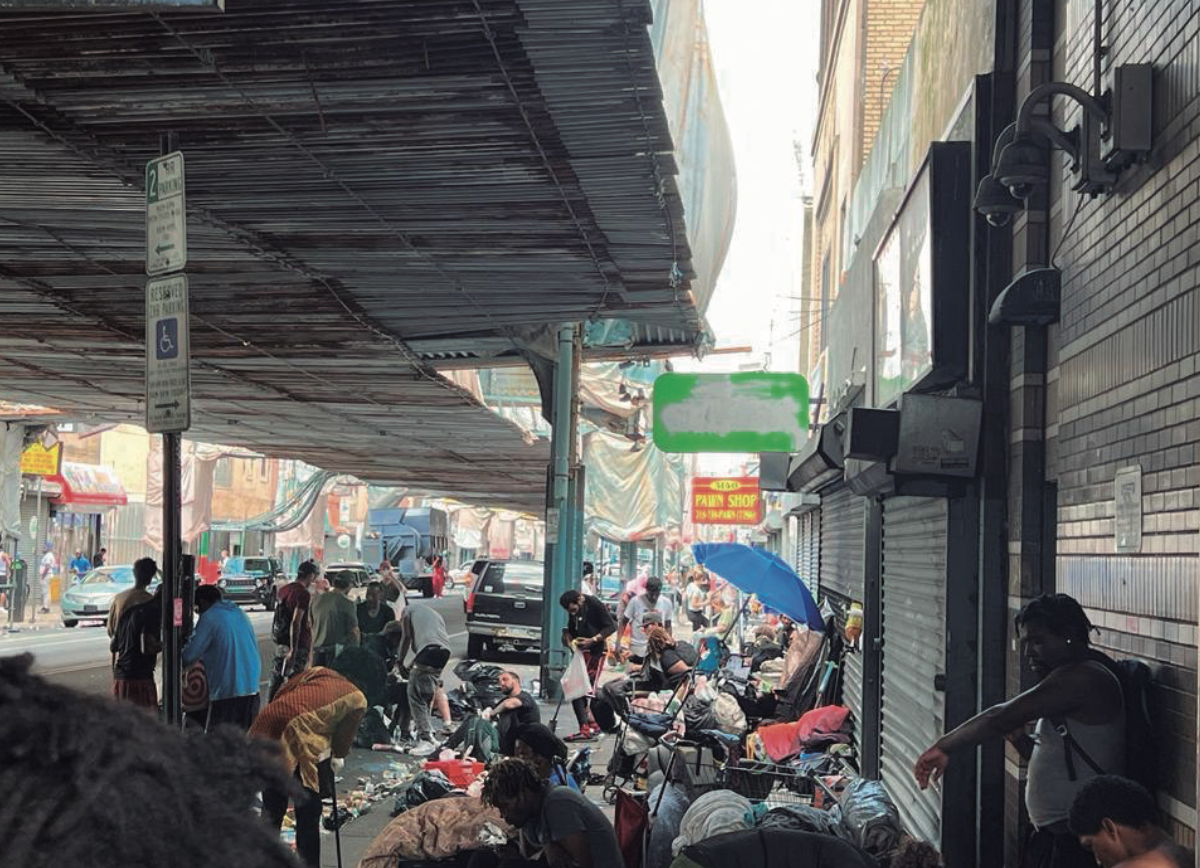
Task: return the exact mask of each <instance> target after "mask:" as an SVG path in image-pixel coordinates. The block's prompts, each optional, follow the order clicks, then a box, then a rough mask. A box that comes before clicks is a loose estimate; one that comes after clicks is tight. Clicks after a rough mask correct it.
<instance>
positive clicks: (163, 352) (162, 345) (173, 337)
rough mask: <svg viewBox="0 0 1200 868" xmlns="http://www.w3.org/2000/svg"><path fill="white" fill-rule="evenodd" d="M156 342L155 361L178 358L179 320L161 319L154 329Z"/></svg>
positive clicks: (174, 318) (171, 318)
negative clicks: (156, 337)
mask: <svg viewBox="0 0 1200 868" xmlns="http://www.w3.org/2000/svg"><path fill="white" fill-rule="evenodd" d="M155 330H156V332H157V333H158V340H157V341H156V342H155V346H154V357H155V358H156V359H177V358H179V320H178V319H177V318H176V317H169V318H168V319H161V320H159V321H158V325H157V326H156V327H155Z"/></svg>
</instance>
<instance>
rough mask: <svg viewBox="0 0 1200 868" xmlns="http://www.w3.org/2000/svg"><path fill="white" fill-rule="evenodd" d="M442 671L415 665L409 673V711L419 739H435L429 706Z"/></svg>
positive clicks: (418, 664)
mask: <svg viewBox="0 0 1200 868" xmlns="http://www.w3.org/2000/svg"><path fill="white" fill-rule="evenodd" d="M441 676H442V670H441V669H434V668H433V667H432V666H423V665H421V664H420V663H414V664H413V665H412V669H410V670H409V673H408V711H409V714H410V715H411V716H412V722H413V729H415V730H416V736H417V738H419V739H426V740H432V739H433V725H432V718H431V716H430V713H429V704H430V703H431V702H433V697H434V694H435V693H437V688H438V679H439V678H441Z"/></svg>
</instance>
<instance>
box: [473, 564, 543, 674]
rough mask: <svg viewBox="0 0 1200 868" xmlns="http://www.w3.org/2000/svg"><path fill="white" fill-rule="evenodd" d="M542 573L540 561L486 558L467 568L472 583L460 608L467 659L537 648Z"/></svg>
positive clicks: (540, 619) (538, 647)
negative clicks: (464, 619) (463, 614)
mask: <svg viewBox="0 0 1200 868" xmlns="http://www.w3.org/2000/svg"><path fill="white" fill-rule="evenodd" d="M544 569H545V568H544V566H543V565H542V563H541V562H540V561H507V560H489V559H486V558H485V559H481V560H477V561H475V563H474V564H472V565H471V574H472V576H473V577H474V580H473V584H472V585H471V591H470V593H469V594H467V598H466V600H465V602H464V604H463V605H464V606H465V608H466V612H467V656H468V657H472V658H475V659H477V660H482V659H485V655H487V654H489V653H490V652H492V651H501V650H504V651H508V650H512V651H528V650H537V649H540V648H541V646H542V585H543V572H544Z"/></svg>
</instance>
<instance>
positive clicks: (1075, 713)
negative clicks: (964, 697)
mask: <svg viewBox="0 0 1200 868" xmlns="http://www.w3.org/2000/svg"><path fill="white" fill-rule="evenodd" d="M1016 628H1017V631H1018V633H1019V634H1020V637H1021V645H1022V647H1023V648H1024V651H1025V654H1026V656H1027V657H1028V659H1029V665H1030V668H1031V669H1032V670H1033V672H1034V674H1035V675H1037V676H1038V678H1039V680H1038V683H1037V684H1036V685H1034V686H1033V687H1031V688H1030V689H1029V690H1026V691H1025V692H1024V693H1020V694H1018V695H1017V696H1015V697H1013V698H1012V699H1010V700H1008V701H1007V702H1002V703H1000V704H999V705H994V706H992V707H991V708H989V709H987V710H986V711H984V712H983V713H982V714H978V715H976V716H975V717H973V718H971V719H970V720H968V721H967V722H966V723H963V724H961V725H960V726H958V727H957V728H955V729H954V730H952V731H951V732H948V733H946V734H945V735H943V736H942V737H941V738H940V739H938V740H937V741H936V742H934V744H933V746H932V747H930V748H929V749H928V750H927V751H925V753H923V754H921V756H920V757H919V758H918V759H917V763H916V765H915V767H914V768H913V774H914V776H915V777H916V779H917V784H918V785H919V786H920V787H921V789H925V788H926V787H927V786H929V784H930V782H931V781H937V780H938V779H939V778H940V777H941V775H942V772H943V771H945V769H946V766H947V765H948V764H949V762H950V760H951V758H952V757H954V756H956V755H958V754H964V753H967V752H968V751H973V750H974V748H975V747H976V746H977V745H979V744H981V743H982V742H984V741H987V740H989V739H1000V738H1007V739H1008V740H1009V741H1010V742H1011V743H1012V744H1013V745H1014V746H1015V747H1016V749H1017V750H1018V752H1020V753H1021V755H1022V756H1024V757H1025V758H1026V759H1028V760H1029V781H1028V784H1027V785H1026V788H1025V806H1026V808H1027V809H1028V812H1029V818H1030V820H1031V821H1032V825H1033V829H1034V830H1035V831H1033V833H1032V835H1031V837H1030V839H1029V841H1028V842H1027V844H1026V847H1027V852H1028V853H1029V854H1031V858H1030V860H1029V861H1028V864H1030V865H1053V866H1055V868H1058V866H1076V865H1078V866H1080V868H1087V866H1089V865H1090V864H1091V862H1092V861H1093V860H1092V857H1091V856H1090V855H1089V854H1088V853H1087V852H1086V851H1085V850H1084V849H1083V848H1082V847H1081V846H1080V844H1079V840H1078V839H1077V838H1076V837H1075V836H1073V835H1072V834H1071V833H1070V831H1069V830H1068V829H1067V827H1066V826H1067V824H1066V820H1067V816H1068V814H1069V813H1070V810H1071V804H1072V802H1073V801H1074V799H1075V795H1076V794H1077V793H1078V792H1079V791H1080V790H1082V789H1083V787H1084V785H1085V784H1086V783H1087V782H1088V781H1089V780H1091V779H1092V778H1094V777H1096V776H1097V775H1098V774H1099V772H1097V771H1095V770H1094V769H1093V768H1092V767H1091V765H1090V764H1089V763H1085V762H1083V761H1081V760H1080V759H1079V758H1078V757H1072V754H1074V753H1077V752H1078V750H1079V749H1080V748H1082V750H1083V751H1085V752H1086V753H1087V754H1088V756H1089V757H1091V759H1092V761H1093V762H1094V763H1095V765H1096V766H1098V767H1099V768H1100V769H1103V770H1104V772H1109V773H1115V774H1120V773H1123V772H1124V771H1125V769H1124V766H1125V714H1124V701H1123V699H1122V696H1121V683H1120V681H1118V680H1117V677H1116V675H1114V674H1113V672H1112V671H1111V670H1110V668H1109V666H1108V665H1105V663H1104V662H1102V661H1106V660H1108V658H1106V657H1105V656H1104V655H1102V654H1100V653H1099V652H1096V651H1094V650H1093V649H1092V648H1091V646H1090V639H1091V632H1092V629H1093V627H1092V624H1091V622H1090V621H1089V620H1088V617H1087V615H1086V614H1085V613H1084V611H1083V607H1082V606H1080V605H1079V603H1078V602H1077V601H1076V600H1075V599H1073V598H1072V597H1069V596H1067V595H1066V594H1042V595H1041V596H1039V597H1035V598H1034V599H1032V600H1030V601H1029V602H1028V603H1027V604H1026V605H1025V607H1024V608H1022V609H1021V611H1020V612H1018V613H1017V617H1016ZM1108 662H1109V663H1110V664H1111V661H1108ZM1113 665H1115V664H1113ZM1055 720H1061V721H1063V723H1064V726H1066V727H1067V730H1068V733H1069V735H1070V737H1071V740H1072V742H1073V745H1071V746H1070V747H1068V743H1067V742H1066V741H1065V740H1064V738H1063V736H1062V735H1060V734H1059V730H1058V728H1057V727H1056V726H1055V723H1054V721H1055ZM1032 722H1036V730H1035V733H1036V738H1035V737H1031V736H1030V735H1029V734H1028V733H1026V732H1025V731H1024V728H1025V726H1026V725H1027V724H1029V723H1032ZM1068 751H1070V752H1071V753H1068ZM968 760H969V755H968Z"/></svg>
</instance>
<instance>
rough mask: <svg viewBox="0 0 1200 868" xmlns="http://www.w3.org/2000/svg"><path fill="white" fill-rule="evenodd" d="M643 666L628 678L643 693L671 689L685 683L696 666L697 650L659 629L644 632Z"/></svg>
mask: <svg viewBox="0 0 1200 868" xmlns="http://www.w3.org/2000/svg"><path fill="white" fill-rule="evenodd" d="M646 642H647V644H646V663H645V665H644V666H642V667H640V668H639V669H637V670H636V671H635V670H634V669H630V672H629V677H630V678H637V679H638V687H639V688H644V689H646V690H666V689H668V688H670V689H671V690H674V689H675V688H676V687H678V686H679V685H680V684H682V683H683V682H684V681H686V680H687V678H688V675H689V674H691V671H692V667H693V666H695V665H696V650H695V649H694V648H693V647H692V646H691V645H690V644H689V643H687V642H676V641H675V640H674V639H672V638H671V634H670V633H668V632H667V631H666V630H665V629H663V628H662V627H657V626H656V627H650V628H649V629H647V630H646Z"/></svg>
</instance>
